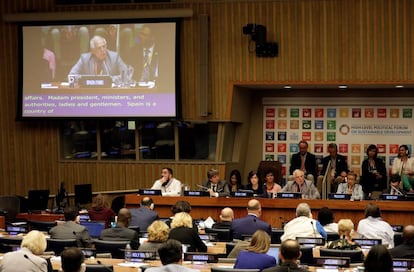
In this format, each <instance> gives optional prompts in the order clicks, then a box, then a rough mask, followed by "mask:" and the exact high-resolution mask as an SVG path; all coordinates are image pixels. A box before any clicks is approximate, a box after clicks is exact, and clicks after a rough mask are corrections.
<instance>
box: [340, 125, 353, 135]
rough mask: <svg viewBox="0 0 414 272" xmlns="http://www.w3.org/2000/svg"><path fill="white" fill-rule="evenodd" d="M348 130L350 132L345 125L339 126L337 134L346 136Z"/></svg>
mask: <svg viewBox="0 0 414 272" xmlns="http://www.w3.org/2000/svg"><path fill="white" fill-rule="evenodd" d="M350 130H351V129H350V127H349V126H348V125H346V124H344V125H341V126H340V127H339V133H341V134H342V135H348V133H349V131H350Z"/></svg>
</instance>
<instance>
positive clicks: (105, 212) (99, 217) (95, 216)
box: [88, 194, 116, 228]
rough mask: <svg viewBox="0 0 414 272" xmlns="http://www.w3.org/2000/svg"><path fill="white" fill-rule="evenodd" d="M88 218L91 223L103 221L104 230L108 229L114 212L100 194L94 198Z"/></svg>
mask: <svg viewBox="0 0 414 272" xmlns="http://www.w3.org/2000/svg"><path fill="white" fill-rule="evenodd" d="M88 214H89V218H90V219H91V220H93V221H105V228H109V227H110V225H111V221H112V220H113V219H114V218H115V215H116V214H115V212H114V211H113V210H112V209H111V208H109V204H108V202H107V201H106V198H105V196H104V195H102V194H98V195H97V196H95V198H94V199H93V202H92V207H91V209H89V211H88Z"/></svg>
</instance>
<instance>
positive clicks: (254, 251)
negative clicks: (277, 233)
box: [234, 230, 276, 270]
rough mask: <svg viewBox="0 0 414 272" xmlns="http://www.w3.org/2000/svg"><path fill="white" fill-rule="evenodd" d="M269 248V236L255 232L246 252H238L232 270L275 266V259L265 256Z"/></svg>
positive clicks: (258, 231) (259, 231)
mask: <svg viewBox="0 0 414 272" xmlns="http://www.w3.org/2000/svg"><path fill="white" fill-rule="evenodd" d="M269 247H270V236H269V234H267V233H266V232H265V231H263V230H257V231H256V232H255V233H254V234H253V236H252V239H251V241H250V245H249V246H248V247H247V249H246V250H242V251H240V253H239V255H238V256H237V259H236V263H235V264H234V268H239V269H260V270H263V269H265V268H268V267H272V266H275V265H276V259H275V257H272V256H270V255H267V254H266V253H267V251H268V250H269Z"/></svg>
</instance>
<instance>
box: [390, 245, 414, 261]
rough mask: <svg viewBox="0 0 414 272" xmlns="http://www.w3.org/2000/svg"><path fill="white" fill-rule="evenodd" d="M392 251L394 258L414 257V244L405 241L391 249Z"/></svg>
mask: <svg viewBox="0 0 414 272" xmlns="http://www.w3.org/2000/svg"><path fill="white" fill-rule="evenodd" d="M390 253H391V256H392V257H393V258H414V244H412V243H411V244H410V243H407V242H404V243H402V244H401V245H398V246H396V247H394V248H392V249H390Z"/></svg>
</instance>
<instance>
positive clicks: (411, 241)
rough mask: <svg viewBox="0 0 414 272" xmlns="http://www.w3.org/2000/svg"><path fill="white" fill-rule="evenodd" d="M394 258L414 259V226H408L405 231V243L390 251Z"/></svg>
mask: <svg viewBox="0 0 414 272" xmlns="http://www.w3.org/2000/svg"><path fill="white" fill-rule="evenodd" d="M390 253H391V255H392V257H393V258H414V226H413V225H407V226H405V227H404V230H403V243H402V244H401V245H398V246H396V247H394V248H392V249H391V250H390Z"/></svg>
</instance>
